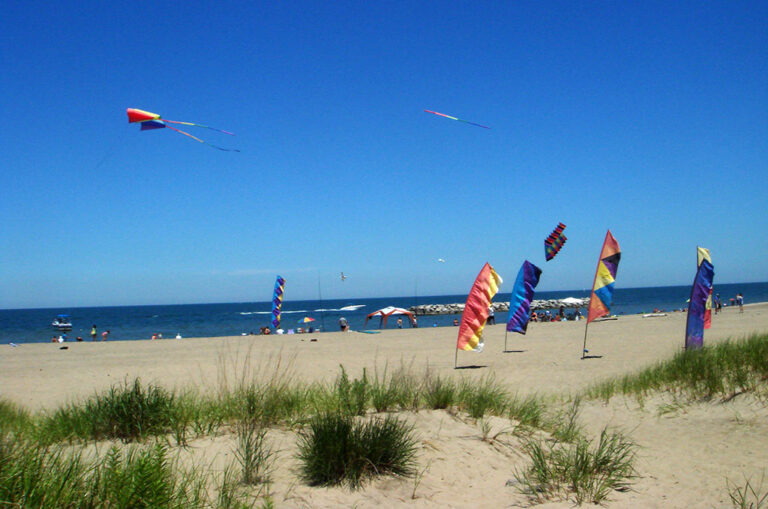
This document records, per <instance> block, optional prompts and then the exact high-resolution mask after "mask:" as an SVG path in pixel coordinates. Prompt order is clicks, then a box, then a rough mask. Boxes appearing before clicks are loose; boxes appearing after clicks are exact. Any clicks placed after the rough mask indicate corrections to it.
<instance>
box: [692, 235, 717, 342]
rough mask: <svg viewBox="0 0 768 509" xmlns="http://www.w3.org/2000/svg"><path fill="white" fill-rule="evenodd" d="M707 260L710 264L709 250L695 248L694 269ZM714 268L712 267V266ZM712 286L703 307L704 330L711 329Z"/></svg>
mask: <svg viewBox="0 0 768 509" xmlns="http://www.w3.org/2000/svg"><path fill="white" fill-rule="evenodd" d="M704 260H707V261H708V262H709V263H712V257H711V256H710V254H709V249H706V248H703V247H698V246H697V247H696V269H697V270H698V268H699V267H700V266H701V262H702V261H704ZM712 267H714V265H712ZM713 290H714V286H713V287H712V288H710V289H709V295H708V296H707V302H706V305H705V306H704V328H705V329H709V328H711V327H712V291H713Z"/></svg>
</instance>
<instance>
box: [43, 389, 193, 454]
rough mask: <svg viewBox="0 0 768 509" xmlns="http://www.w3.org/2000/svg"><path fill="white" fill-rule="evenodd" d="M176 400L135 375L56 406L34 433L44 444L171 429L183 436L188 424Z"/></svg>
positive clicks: (140, 435) (127, 438) (146, 434)
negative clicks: (82, 400) (87, 396)
mask: <svg viewBox="0 0 768 509" xmlns="http://www.w3.org/2000/svg"><path fill="white" fill-rule="evenodd" d="M180 400H181V398H178V397H177V396H176V395H175V394H173V393H171V392H168V391H166V390H165V389H163V388H162V387H158V386H156V385H149V386H147V387H144V386H143V385H142V384H141V381H140V380H139V379H138V378H137V379H135V380H134V381H133V383H132V384H129V383H127V382H125V383H123V384H122V385H114V386H112V387H111V388H110V389H109V390H108V391H107V392H105V393H103V394H99V395H96V396H93V397H91V398H90V399H88V400H87V401H85V403H82V404H74V403H73V404H69V405H66V406H63V407H60V408H59V409H58V410H56V411H55V412H53V413H52V414H50V415H48V416H46V417H45V418H44V419H43V420H42V422H41V423H40V425H39V427H38V433H39V437H40V440H41V441H43V442H46V443H50V442H58V441H62V440H74V439H80V440H101V439H117V440H122V441H123V442H130V441H136V440H142V439H144V438H147V437H149V436H159V435H166V434H168V433H171V432H173V431H178V432H180V433H181V437H180V438H182V439H183V432H184V430H185V429H186V425H187V424H188V423H187V422H186V419H184V418H183V417H184V415H185V414H186V412H183V411H182V410H184V408H185V405H184V404H183V403H182V402H181V401H180ZM182 441H183V440H182Z"/></svg>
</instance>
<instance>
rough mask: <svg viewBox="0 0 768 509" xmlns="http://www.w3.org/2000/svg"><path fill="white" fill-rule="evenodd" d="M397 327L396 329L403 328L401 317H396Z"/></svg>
mask: <svg viewBox="0 0 768 509" xmlns="http://www.w3.org/2000/svg"><path fill="white" fill-rule="evenodd" d="M397 328H398V329H402V328H403V319H402V318H398V319H397Z"/></svg>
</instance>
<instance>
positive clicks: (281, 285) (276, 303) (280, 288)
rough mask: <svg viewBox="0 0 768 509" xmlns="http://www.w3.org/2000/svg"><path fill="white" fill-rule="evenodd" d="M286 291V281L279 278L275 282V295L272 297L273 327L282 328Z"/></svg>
mask: <svg viewBox="0 0 768 509" xmlns="http://www.w3.org/2000/svg"><path fill="white" fill-rule="evenodd" d="M284 291H285V279H283V278H281V277H280V276H277V280H276V281H275V293H274V294H273V295H272V326H273V327H280V309H281V308H282V307H283V292H284Z"/></svg>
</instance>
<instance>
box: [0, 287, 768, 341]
mask: <svg viewBox="0 0 768 509" xmlns="http://www.w3.org/2000/svg"><path fill="white" fill-rule="evenodd" d="M690 292H691V288H690V286H665V287H651V288H617V289H616V292H615V294H614V299H613V308H612V312H613V313H615V314H633V313H643V312H649V311H652V310H653V309H654V308H659V309H663V310H667V311H670V310H672V309H680V308H685V307H686V306H687V305H686V300H687V299H688V297H689V296H690ZM715 292H716V293H719V294H720V296H721V298H722V299H723V300H724V301H725V302H727V301H728V299H729V298H730V297H733V296H735V295H736V294H737V293H738V292H741V293H743V294H744V301H745V303H747V304H748V303H754V302H768V283H742V284H723V285H716V286H715ZM564 297H589V292H588V291H583V290H576V291H558V292H536V299H560V298H564ZM465 300H466V295H441V296H432V297H429V296H419V297H414V296H410V297H392V298H382V299H352V300H324V301H322V303H321V302H319V301H317V300H310V301H291V300H286V301H285V302H283V316H282V327H283V328H284V329H289V328H298V327H300V326H302V324H299V320H300V319H302V318H304V317H305V316H309V317H312V318H315V320H316V321H315V322H314V325H315V326H316V327H320V328H321V329H322V330H329V331H336V330H339V326H338V320H339V318H340V317H342V316H344V317H345V318H346V319H347V320H348V321H349V325H350V327H351V328H352V329H353V330H359V329H363V323H364V321H365V316H366V315H367V314H368V313H371V312H373V311H376V310H377V309H381V308H383V307H386V306H398V307H405V308H408V307H410V306H413V305H414V304H450V303H454V302H461V303H463V302H464V301H465ZM494 301H495V302H504V301H509V294H508V293H500V294H497V295H496V297H495V298H494ZM271 306H272V304H271V303H270V302H242V303H235V304H182V305H174V306H116V307H91V308H54V309H21V310H0V343H9V342H14V343H29V342H48V341H50V340H51V336H53V335H54V334H55V331H54V330H53V328H52V327H51V322H52V321H53V319H54V318H55V317H56V315H57V314H62V313H63V314H68V315H70V317H71V321H72V325H73V329H72V331H71V332H69V333H67V335H68V337H69V340H70V341H73V340H74V339H75V338H76V337H77V336H82V337H83V338H84V339H85V340H90V336H89V334H90V330H91V326H92V325H93V324H96V326H97V328H98V331H99V337H100V334H101V332H102V331H103V330H106V329H109V330H110V331H111V334H110V336H109V339H110V341H112V340H131V339H149V338H150V337H151V336H152V334H155V333H161V334H162V335H163V337H164V338H173V337H175V336H176V334H177V333H178V334H181V335H182V336H183V337H216V336H235V335H240V334H242V333H248V332H251V331H256V332H258V330H259V327H261V326H264V325H269V321H270V319H271V314H270V311H271V309H272V308H271ZM348 306H362V307H360V308H359V309H356V310H348V309H347V310H342V309H341V308H342V307H348ZM457 317H458V315H442V316H423V317H420V318H419V326H420V327H432V326H433V325H435V324H436V325H437V326H438V327H445V326H451V325H452V324H453V319H454V318H457ZM496 319H497V321H498V322H502V321H504V320H506V313H497V314H496ZM368 325H369V327H368V328H376V327H377V326H378V319H374V320H372V321H371V322H369V324H368ZM388 327H389V328H394V327H396V323H395V320H390V322H389V324H388Z"/></svg>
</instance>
